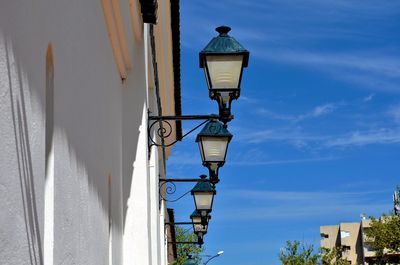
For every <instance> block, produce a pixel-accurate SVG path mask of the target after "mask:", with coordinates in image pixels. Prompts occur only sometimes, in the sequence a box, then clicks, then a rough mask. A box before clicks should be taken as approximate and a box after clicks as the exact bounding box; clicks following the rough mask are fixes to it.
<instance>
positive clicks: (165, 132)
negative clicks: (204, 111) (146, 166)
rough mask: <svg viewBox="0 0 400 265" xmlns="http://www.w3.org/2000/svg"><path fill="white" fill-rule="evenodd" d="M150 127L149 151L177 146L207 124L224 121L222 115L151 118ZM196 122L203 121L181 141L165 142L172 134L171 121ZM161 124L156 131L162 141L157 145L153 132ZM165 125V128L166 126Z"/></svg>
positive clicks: (230, 117)
mask: <svg viewBox="0 0 400 265" xmlns="http://www.w3.org/2000/svg"><path fill="white" fill-rule="evenodd" d="M233 118H234V117H233V115H230V116H229V119H231V120H232V119H233ZM148 119H149V127H148V136H149V150H150V148H151V147H152V146H158V147H164V148H165V147H169V146H172V145H174V144H176V143H177V142H179V141H182V140H183V138H185V137H186V136H188V135H189V134H191V133H192V132H194V131H195V130H197V129H198V128H200V127H201V126H203V125H204V124H205V123H206V122H208V121H211V120H221V119H223V118H222V117H221V116H220V115H216V114H210V115H181V116H149V117H148ZM186 120H189V121H195V120H203V122H201V123H200V124H199V125H197V126H195V127H194V128H193V129H191V130H190V131H188V132H187V133H185V134H184V135H182V136H181V137H180V138H179V139H176V140H175V141H173V142H171V143H165V142H164V140H165V138H167V137H168V136H170V135H171V133H172V130H173V129H172V125H171V123H170V122H169V121H186ZM163 123H164V124H163ZM156 124H159V126H160V127H159V128H158V129H156V130H155V132H156V134H157V135H158V137H159V138H160V139H161V143H157V141H155V140H153V138H152V137H151V131H152V129H153V127H154V125H156ZM164 125H165V126H164Z"/></svg>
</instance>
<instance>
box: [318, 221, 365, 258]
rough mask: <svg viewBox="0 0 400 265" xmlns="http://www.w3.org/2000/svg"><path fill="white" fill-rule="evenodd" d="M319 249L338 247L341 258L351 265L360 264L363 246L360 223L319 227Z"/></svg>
mask: <svg viewBox="0 0 400 265" xmlns="http://www.w3.org/2000/svg"><path fill="white" fill-rule="evenodd" d="M320 233H321V237H322V239H321V248H335V247H339V248H341V249H342V250H343V251H342V256H343V258H345V259H347V260H348V261H350V263H351V264H362V262H363V245H362V234H361V225H360V223H340V224H339V225H331V226H321V227H320Z"/></svg>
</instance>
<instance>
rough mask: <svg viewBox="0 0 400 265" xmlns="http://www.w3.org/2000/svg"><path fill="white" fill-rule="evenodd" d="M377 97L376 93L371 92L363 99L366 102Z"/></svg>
mask: <svg viewBox="0 0 400 265" xmlns="http://www.w3.org/2000/svg"><path fill="white" fill-rule="evenodd" d="M374 97H375V94H369V95H368V96H366V97H364V98H363V99H362V100H363V101H364V102H369V101H371V100H372V99H373V98H374Z"/></svg>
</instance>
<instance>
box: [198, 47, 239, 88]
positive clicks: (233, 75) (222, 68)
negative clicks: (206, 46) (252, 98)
mask: <svg viewBox="0 0 400 265" xmlns="http://www.w3.org/2000/svg"><path fill="white" fill-rule="evenodd" d="M206 62H207V67H206V68H207V69H208V74H209V76H207V80H208V81H209V83H210V85H211V87H210V88H211V89H232V88H233V89H235V88H239V82H240V75H241V72H242V63H243V55H242V54H240V55H237V54H235V55H207V56H206ZM206 71H207V70H206ZM206 75H207V73H206Z"/></svg>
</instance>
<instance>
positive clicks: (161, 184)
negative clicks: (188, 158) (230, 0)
mask: <svg viewBox="0 0 400 265" xmlns="http://www.w3.org/2000/svg"><path fill="white" fill-rule="evenodd" d="M175 182H196V183H198V182H210V180H209V179H206V178H191V179H190V178H185V179H174V178H168V179H167V178H160V179H159V187H158V189H159V190H158V191H159V196H160V199H161V200H164V201H167V202H176V201H179V200H180V199H182V198H183V197H185V196H186V195H187V194H189V193H190V190H189V191H187V192H185V193H184V194H182V195H181V196H179V197H178V198H176V199H173V200H170V199H167V198H166V196H164V195H163V192H161V191H162V189H163V188H165V193H166V194H165V195H167V194H174V193H175V192H176V185H175ZM168 183H171V185H172V186H166V185H167V184H168Z"/></svg>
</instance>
